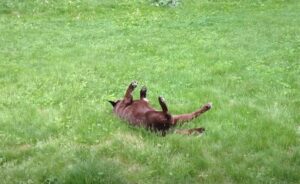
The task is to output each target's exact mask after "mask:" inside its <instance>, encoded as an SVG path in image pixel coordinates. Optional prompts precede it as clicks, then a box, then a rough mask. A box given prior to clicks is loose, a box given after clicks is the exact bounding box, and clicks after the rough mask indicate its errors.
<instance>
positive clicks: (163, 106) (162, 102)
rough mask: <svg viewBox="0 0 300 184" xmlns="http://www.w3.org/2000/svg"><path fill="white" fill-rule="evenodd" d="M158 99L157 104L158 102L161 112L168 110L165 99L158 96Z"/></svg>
mask: <svg viewBox="0 0 300 184" xmlns="http://www.w3.org/2000/svg"><path fill="white" fill-rule="evenodd" d="M158 101H159V104H160V106H161V108H162V111H163V112H168V107H167V104H166V102H165V99H164V98H163V97H161V96H160V97H158Z"/></svg>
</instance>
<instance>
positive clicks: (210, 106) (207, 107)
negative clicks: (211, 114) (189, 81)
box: [204, 102, 212, 110]
mask: <svg viewBox="0 0 300 184" xmlns="http://www.w3.org/2000/svg"><path fill="white" fill-rule="evenodd" d="M204 107H205V108H206V109H207V110H208V109H211V108H212V103H211V102H209V103H207V104H206V105H204Z"/></svg>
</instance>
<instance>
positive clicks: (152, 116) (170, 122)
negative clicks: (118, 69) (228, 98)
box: [109, 81, 212, 136]
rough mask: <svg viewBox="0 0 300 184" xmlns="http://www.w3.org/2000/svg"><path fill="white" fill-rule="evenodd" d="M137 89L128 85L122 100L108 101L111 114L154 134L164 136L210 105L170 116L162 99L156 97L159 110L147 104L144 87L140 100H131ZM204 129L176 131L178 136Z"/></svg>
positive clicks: (201, 112)
mask: <svg viewBox="0 0 300 184" xmlns="http://www.w3.org/2000/svg"><path fill="white" fill-rule="evenodd" d="M136 87H137V82H136V81H133V82H131V83H130V84H129V86H128V88H127V90H126V92H125V95H124V97H123V99H121V100H116V101H109V102H110V103H111V105H112V106H113V112H114V113H115V114H116V115H117V116H118V117H120V118H121V119H123V120H125V121H128V122H129V123H130V124H133V125H137V126H141V127H145V128H147V129H149V130H152V131H155V132H161V133H162V135H163V136H165V134H166V132H167V131H168V130H169V129H170V128H171V127H174V126H176V125H178V124H182V123H184V122H188V121H190V120H192V119H194V118H197V117H198V116H200V115H201V114H203V113H204V112H206V111H208V110H209V109H210V108H211V107H212V104H211V103H207V104H205V105H203V106H202V107H201V108H200V109H197V110H196V111H194V112H191V113H187V114H180V115H171V114H170V113H169V111H168V107H167V105H166V102H165V100H164V98H163V97H158V101H159V104H160V106H161V110H155V109H154V108H152V107H151V106H150V104H149V101H148V100H147V98H146V95H147V88H146V87H145V86H144V87H142V89H141V91H140V99H138V100H133V97H132V92H133V91H134V89H135V88H136ZM204 130H205V129H204V128H193V129H187V130H179V131H176V132H177V133H180V134H193V133H202V132H203V131H204Z"/></svg>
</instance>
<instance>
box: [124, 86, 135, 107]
mask: <svg viewBox="0 0 300 184" xmlns="http://www.w3.org/2000/svg"><path fill="white" fill-rule="evenodd" d="M136 87H137V82H136V81H132V82H131V83H130V84H129V86H128V88H127V90H126V93H125V96H124V102H125V104H127V105H128V104H131V103H132V101H133V99H132V94H131V93H132V92H133V90H134V89H135V88H136Z"/></svg>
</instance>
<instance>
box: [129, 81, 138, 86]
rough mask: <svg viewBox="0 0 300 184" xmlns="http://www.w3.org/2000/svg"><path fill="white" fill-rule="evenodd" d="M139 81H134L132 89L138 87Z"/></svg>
mask: <svg viewBox="0 0 300 184" xmlns="http://www.w3.org/2000/svg"><path fill="white" fill-rule="evenodd" d="M137 84H138V83H137V81H132V82H131V83H130V86H131V87H132V88H136V87H137Z"/></svg>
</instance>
